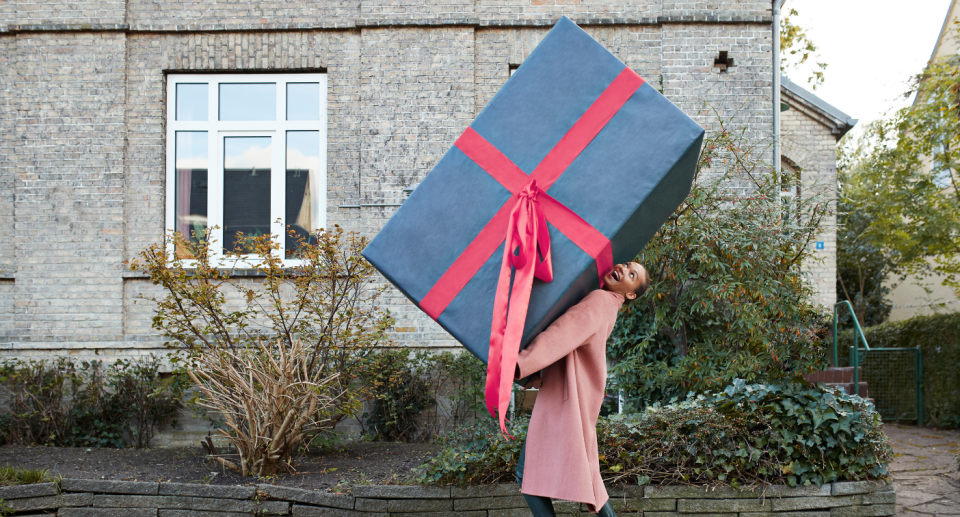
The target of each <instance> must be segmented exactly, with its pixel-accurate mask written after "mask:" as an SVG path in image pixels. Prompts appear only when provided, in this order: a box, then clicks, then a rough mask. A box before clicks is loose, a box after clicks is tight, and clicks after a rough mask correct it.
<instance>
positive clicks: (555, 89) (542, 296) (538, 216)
mask: <svg viewBox="0 0 960 517" xmlns="http://www.w3.org/2000/svg"><path fill="white" fill-rule="evenodd" d="M702 139H703V129H702V128H700V126H698V125H697V124H696V123H695V122H694V121H693V120H691V119H690V118H689V117H687V115H685V114H684V113H683V112H682V111H680V110H679V109H678V108H677V107H676V106H674V105H673V104H672V103H671V102H670V101H668V100H667V99H666V98H664V97H663V96H662V95H661V94H660V93H659V92H658V91H657V90H656V89H655V88H654V87H653V86H651V85H649V84H647V83H645V82H644V81H643V79H641V78H640V76H638V75H637V74H636V73H634V72H633V71H632V70H630V69H629V68H627V67H626V66H625V65H624V64H623V63H622V62H621V61H620V60H619V59H617V58H616V57H615V56H614V55H613V54H611V53H610V52H608V51H607V50H606V49H605V48H604V47H603V46H602V45H600V44H599V43H598V42H596V41H595V40H594V39H593V38H591V37H590V36H589V35H588V34H587V33H585V32H584V31H583V30H582V29H580V27H578V26H577V25H576V24H574V23H573V22H571V21H570V20H569V19H567V18H566V17H564V18H562V19H561V20H560V21H559V22H558V23H557V24H556V26H554V28H553V29H552V30H551V31H550V32H549V33H548V34H547V35H546V36H545V37H544V38H543V41H541V42H540V44H539V45H538V46H537V48H536V49H534V51H533V52H532V53H531V54H530V57H528V58H527V59H526V60H525V61H524V62H523V65H522V66H521V67H520V68H519V69H517V70H516V72H515V73H514V74H513V76H512V77H511V78H510V79H509V80H508V81H507V83H506V84H505V85H504V86H503V87H502V88H501V89H500V91H499V92H498V93H497V94H496V96H495V97H494V98H493V100H492V101H490V103H489V104H488V105H487V107H486V108H484V110H483V111H482V112H481V113H480V115H478V116H477V118H476V119H475V120H474V121H473V123H472V124H471V125H470V127H469V128H467V129H466V131H464V133H463V134H462V135H461V136H460V137H459V139H458V140H457V141H456V143H455V144H454V145H453V146H452V147H451V148H450V150H449V151H447V153H446V154H445V155H444V156H443V158H442V159H441V160H440V161H439V162H438V163H437V165H436V166H435V167H434V168H433V170H432V171H431V172H430V173H429V174H428V175H427V176H426V178H424V180H423V181H422V182H421V183H420V185H419V186H417V188H416V190H414V192H413V193H412V194H411V195H410V197H409V198H408V199H407V200H406V202H404V203H403V205H402V206H401V207H400V208H399V209H398V210H397V212H396V214H395V215H394V216H393V217H392V218H391V219H390V220H389V221H388V222H387V224H386V225H385V226H384V228H383V230H382V231H381V232H380V233H379V234H378V235H377V236H376V237H375V238H374V239H373V240H372V241H371V242H370V244H369V245H368V246H367V248H366V249H365V250H364V251H363V255H364V256H365V257H366V258H367V260H369V261H370V262H371V263H372V264H373V265H374V266H376V268H377V269H378V270H380V272H381V273H383V275H384V276H385V277H386V278H387V279H388V280H389V281H390V282H392V283H393V284H394V285H395V286H397V288H399V289H400V290H401V291H402V292H403V293H404V294H405V295H406V296H407V297H408V298H410V299H411V300H412V301H413V302H414V303H416V304H417V305H418V306H419V307H420V308H421V309H422V310H424V311H425V312H426V313H427V314H429V315H430V316H431V317H432V318H433V319H435V320H436V321H437V322H438V323H439V324H440V325H441V326H443V328H445V329H446V330H447V331H449V332H450V333H451V334H452V335H453V336H454V337H455V338H456V339H457V340H458V341H460V342H461V343H463V345H464V346H466V347H467V348H468V349H469V350H470V351H471V352H473V353H474V354H476V355H477V357H479V358H480V359H482V360H484V361H485V362H486V361H488V354H489V351H490V349H491V340H492V339H493V342H494V345H495V346H494V348H496V346H498V344H499V343H500V342H503V341H504V338H503V336H502V334H503V333H504V331H503V330H502V328H500V327H503V325H502V324H500V325H498V326H493V332H491V328H492V321H493V318H494V312H495V305H497V308H496V313H497V316H496V317H497V320H498V321H501V322H502V321H503V320H504V318H505V312H506V310H507V308H506V305H507V300H509V312H510V316H509V317H510V318H514V319H516V318H521V319H520V320H519V323H517V322H516V321H514V322H512V323H513V324H514V327H516V329H515V331H514V334H516V335H515V336H513V338H512V340H513V341H517V343H515V344H513V347H514V348H516V347H519V348H520V349H522V348H523V347H525V346H526V345H527V344H528V343H529V342H530V341H531V340H532V338H533V337H535V336H536V335H537V334H538V333H539V332H541V331H543V330H544V329H545V328H546V327H547V326H548V325H549V324H550V323H551V322H552V321H553V320H555V319H556V318H557V317H558V316H560V315H561V314H563V312H564V311H565V310H567V309H568V308H569V307H571V306H572V305H574V304H576V303H577V302H579V301H580V300H581V299H582V298H583V297H584V296H586V294H587V293H589V292H590V291H591V290H592V289H595V288H597V287H598V285H599V283H600V282H601V280H600V277H601V276H602V275H603V274H605V273H607V272H608V271H609V270H610V268H611V267H612V265H613V264H614V263H620V262H626V261H629V260H632V259H633V258H634V257H635V256H636V254H637V253H638V252H640V250H641V249H642V248H643V246H644V245H645V244H646V243H647V241H649V240H650V238H651V237H652V236H653V234H654V233H655V232H656V231H657V229H658V228H659V227H660V226H661V225H662V224H663V223H664V222H665V221H666V220H667V218H668V217H669V216H670V214H671V213H672V212H673V211H674V210H675V209H676V208H677V206H679V204H680V203H681V202H682V201H683V199H684V197H686V195H687V194H688V193H689V191H690V184H691V181H692V178H693V175H694V169H695V167H696V162H697V158H698V155H699V151H700V145H701V142H702ZM511 214H513V218H511V217H512V216H511ZM544 219H545V220H546V223H547V224H546V226H544V225H543V221H544ZM510 225H513V227H516V226H518V225H519V227H520V228H519V229H517V230H513V229H511V230H510V237H511V243H512V245H511V248H512V249H514V250H517V249H520V250H521V251H519V252H517V251H515V252H514V256H513V258H512V260H510V258H509V257H507V258H506V259H505V257H504V241H505V239H506V238H507V237H508V226H510ZM545 228H549V231H548V235H547V234H545V232H544V230H545ZM530 240H534V241H535V242H534V244H533V246H534V247H537V248H539V250H540V252H539V253H537V252H534V254H536V257H535V258H536V260H532V261H529V260H526V259H530V258H532V257H530V255H531V253H530V252H527V253H526V256H524V253H523V247H524V245H527V246H528V247H529V246H530V244H529V241H530ZM546 240H549V242H550V245H549V256H543V255H544V254H545V253H546V251H547V250H546V249H545V248H546V246H545V242H544V241H546ZM517 255H520V256H517ZM508 262H509V264H508ZM527 262H532V263H534V264H533V266H530V267H521V266H523V265H524V264H525V263H527ZM550 262H552V281H543V280H550V276H551V274H550V271H547V269H549V266H550ZM511 265H512V266H515V272H514V273H513V275H514V276H515V278H514V280H513V286H512V290H513V291H512V293H511V294H510V295H509V296H508V295H507V291H509V290H511V285H510V277H511V271H513V269H511V267H510V266H511ZM531 267H532V268H533V271H532V272H531ZM501 270H504V271H505V273H504V274H501ZM530 275H535V276H536V277H537V278H540V279H541V280H535V281H533V285H532V291H530V293H529V304H528V305H527V306H526V307H524V304H525V302H526V300H525V299H523V298H524V295H525V294H526V293H523V292H519V293H518V290H519V291H523V286H518V284H520V283H523V282H524V281H525V282H526V283H528V284H529V283H530V279H529V278H526V277H529V276H530ZM521 277H524V278H521ZM498 288H499V291H500V293H499V295H498V294H497V292H498ZM495 302H496V303H495ZM524 309H526V311H525V312H526V314H525V316H526V318H525V320H524V319H523V316H524V314H522V313H523V312H524ZM508 326H509V323H508ZM498 328H500V330H498ZM521 328H522V335H520V329H521ZM498 332H499V333H500V334H501V335H500V336H497V334H498ZM506 334H507V336H506V338H505V340H506V341H510V340H511V336H510V330H509V329H507V330H506ZM518 336H519V337H520V339H516V338H517V337H518ZM503 346H504V348H509V343H506V344H503ZM504 353H505V354H508V355H509V353H508V352H504ZM513 354H514V358H515V354H516V350H514V351H513ZM499 355H500V352H499V351H498V350H495V352H494V356H495V357H492V359H493V360H494V361H500V357H499ZM514 361H515V359H514ZM507 368H509V373H507V372H506V369H507ZM504 370H505V372H504V376H507V375H509V376H510V377H511V380H512V372H513V368H512V366H510V365H509V364H505V365H504ZM490 372H492V369H490V370H488V376H489V375H490ZM490 382H491V381H490V379H489V378H488V404H489V403H490V401H489V395H490V392H489V390H490ZM494 382H495V383H499V382H501V381H499V380H496V379H495V380H494ZM502 382H503V383H504V384H505V386H506V387H507V388H509V384H507V383H508V381H507V380H506V379H503V381H502ZM507 391H509V390H508V389H507ZM501 396H502V394H501ZM495 398H496V397H495ZM501 407H502V406H501Z"/></svg>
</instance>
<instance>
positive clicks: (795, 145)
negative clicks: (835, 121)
mask: <svg viewBox="0 0 960 517" xmlns="http://www.w3.org/2000/svg"><path fill="white" fill-rule="evenodd" d="M780 117H781V118H780V128H781V129H780V132H781V155H782V156H783V157H785V158H786V159H787V160H786V161H787V164H786V165H785V168H787V169H789V168H791V167H793V165H792V164H795V165H796V166H797V167H799V169H800V171H801V172H800V179H801V181H800V195H801V196H804V195H807V196H809V195H813V194H818V195H823V196H825V201H827V202H829V203H830V206H831V207H834V204H833V202H834V201H835V200H836V184H837V158H836V156H837V139H836V137H835V136H834V135H833V134H831V132H830V127H828V126H826V125H824V123H823V122H821V119H822V117H819V116H817V114H816V113H815V112H812V111H810V110H809V109H804V107H802V106H798V105H791V109H789V110H787V111H785V112H783V113H781V114H780ZM824 223H825V228H826V229H825V231H824V232H823V233H822V234H821V235H820V236H818V237H817V240H818V241H820V242H823V247H824V249H822V250H817V249H816V243H811V244H810V246H811V247H812V248H813V249H812V250H811V251H812V253H813V255H814V257H815V259H814V260H811V261H809V262H808V263H806V264H804V270H805V271H806V272H807V273H808V274H809V277H810V280H811V282H812V283H813V287H814V289H815V291H816V295H815V301H816V302H817V303H819V304H821V305H824V306H826V307H832V306H833V304H834V303H836V300H837V246H836V244H837V218H836V215H835V214H834V215H830V216H829V217H828V218H827V219H826V220H825V221H824Z"/></svg>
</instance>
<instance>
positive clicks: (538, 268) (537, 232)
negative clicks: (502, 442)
mask: <svg viewBox="0 0 960 517" xmlns="http://www.w3.org/2000/svg"><path fill="white" fill-rule="evenodd" d="M540 194H542V192H540V189H539V188H537V180H531V181H530V184H529V185H527V186H526V187H524V189H523V190H521V191H520V193H519V194H517V202H516V204H515V205H514V206H513V210H511V211H510V222H509V224H508V225H507V243H506V245H505V246H504V249H503V261H502V263H501V265H500V278H499V280H498V281H497V294H496V297H495V298H494V302H493V323H492V325H491V328H490V353H489V357H488V358H487V386H486V402H487V411H489V412H490V414H491V415H495V410H496V408H505V407H507V404H509V403H510V390H511V385H512V384H513V371H514V368H516V366H517V354H519V353H520V338H521V337H523V336H522V333H523V323H524V321H526V319H527V309H528V307H529V305H530V291H531V290H532V289H533V279H534V277H536V278H539V279H540V280H543V281H544V282H552V281H553V264H552V263H551V261H550V232H549V231H547V218H546V217H544V215H543V210H542V208H541V207H540V201H539V200H538V199H537V197H538V196H539V195H540ZM543 195H546V194H543ZM515 251H516V253H515ZM511 265H512V266H513V267H514V268H515V269H516V270H517V273H516V275H515V276H514V278H513V289H510V266H511ZM508 292H509V300H508V299H507V295H508ZM508 307H509V311H508ZM504 347H505V348H504ZM494 402H496V405H494ZM503 413H504V412H503V411H501V412H500V430H501V431H502V432H503V433H504V434H505V435H507V430H506V428H505V426H504V423H503V422H504V414H503ZM508 436H509V435H508Z"/></svg>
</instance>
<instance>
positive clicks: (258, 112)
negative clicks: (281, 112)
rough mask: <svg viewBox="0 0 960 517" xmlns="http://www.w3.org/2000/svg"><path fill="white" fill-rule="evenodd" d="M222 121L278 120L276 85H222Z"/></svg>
mask: <svg viewBox="0 0 960 517" xmlns="http://www.w3.org/2000/svg"><path fill="white" fill-rule="evenodd" d="M220 120H277V85H276V83H221V84H220Z"/></svg>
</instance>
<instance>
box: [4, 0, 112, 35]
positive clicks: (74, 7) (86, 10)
mask: <svg viewBox="0 0 960 517" xmlns="http://www.w3.org/2000/svg"><path fill="white" fill-rule="evenodd" d="M7 2H8V3H9V4H11V5H10V8H12V11H13V14H14V17H13V19H14V20H15V21H13V22H11V23H16V24H17V25H22V26H36V25H46V26H50V25H61V26H62V25H74V26H78V28H79V26H81V25H82V26H87V27H84V28H92V26H94V25H99V26H103V25H117V24H122V23H124V18H125V16H126V12H125V2H124V0H85V1H80V2H76V1H74V2H64V1H57V0H53V1H51V0H43V1H37V0H7Z"/></svg>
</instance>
